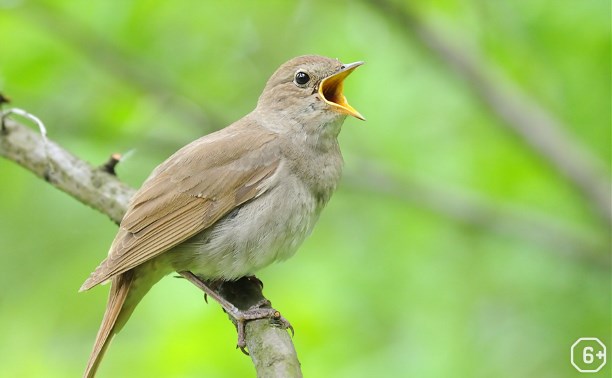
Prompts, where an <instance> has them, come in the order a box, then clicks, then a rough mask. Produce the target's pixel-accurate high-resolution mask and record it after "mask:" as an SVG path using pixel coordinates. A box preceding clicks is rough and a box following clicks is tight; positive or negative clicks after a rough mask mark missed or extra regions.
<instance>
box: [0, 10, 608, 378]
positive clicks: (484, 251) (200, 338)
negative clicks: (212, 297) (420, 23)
mask: <svg viewBox="0 0 612 378" xmlns="http://www.w3.org/2000/svg"><path fill="white" fill-rule="evenodd" d="M396 3H397V4H399V5H400V7H403V6H405V7H406V9H407V7H408V5H410V6H411V7H414V11H415V13H416V14H417V15H418V17H419V18H421V19H422V20H424V21H425V22H426V23H427V24H429V25H431V26H432V27H433V28H435V29H436V30H437V31H438V33H440V34H441V35H443V36H445V37H446V38H447V39H448V40H450V41H452V43H453V44H454V45H456V46H460V47H461V49H463V50H465V51H467V52H468V53H473V52H478V53H477V54H476V56H478V57H479V58H480V59H481V60H482V61H483V62H486V64H487V65H488V66H490V67H493V69H494V70H495V71H496V72H499V73H500V77H505V78H506V79H507V80H508V82H511V83H513V85H515V86H516V87H517V88H518V89H519V91H520V92H521V93H524V94H525V95H526V96H527V98H529V99H530V101H533V102H534V103H538V104H540V105H541V106H543V107H544V108H545V109H547V110H548V111H549V112H550V113H551V114H553V115H554V116H555V117H557V118H558V119H560V120H562V124H563V125H564V126H566V127H567V130H565V131H566V132H568V133H569V134H570V135H571V136H572V141H573V142H575V143H576V144H577V145H582V146H584V147H585V148H586V149H587V151H589V153H590V154H592V155H593V156H595V157H596V158H597V159H599V160H601V161H603V162H604V164H605V175H606V180H608V182H609V174H610V153H611V150H610V142H611V139H610V104H611V98H610V95H611V94H610V82H611V75H610V3H609V1H603V0H602V1H599V0H585V1H570V0H562V1H557V2H551V1H545V0H535V1H519V2H502V1H489V2H478V1H470V2H465V1H457V0H435V1H429V2H413V3H410V4H403V3H402V1H400V0H397V1H396ZM405 28H406V26H405V25H401V24H399V23H397V22H394V21H393V20H392V19H391V17H390V16H389V15H388V14H385V13H384V12H381V11H380V9H378V8H377V6H376V2H375V1H354V2H351V1H335V2H332V1H322V0H315V1H306V0H303V1H298V2H285V1H272V0H270V1H263V2H262V1H259V2H240V3H237V2H212V1H205V2H195V1H187V0H181V1H173V2H150V1H133V2H127V1H116V0H114V1H99V0H97V1H88V2H74V1H60V0H56V1H51V0H47V1H20V0H0V35H1V36H2V43H1V44H0V91H2V92H3V93H4V94H6V95H8V96H9V97H11V98H12V100H13V104H12V105H14V106H16V107H20V108H24V109H26V110H28V111H30V112H32V113H34V114H36V115H37V116H38V117H40V118H41V119H42V120H43V121H44V122H45V124H46V126H47V128H48V130H49V137H50V138H52V139H53V140H55V141H57V142H58V143H60V144H61V145H63V146H64V147H66V148H67V149H69V150H70V151H72V152H73V153H75V154H76V155H77V156H79V157H81V158H83V159H85V160H88V161H90V162H92V163H94V164H102V163H103V162H104V161H106V159H107V157H108V156H109V155H110V153H113V152H124V153H125V152H128V155H129V158H127V159H126V160H125V161H124V162H122V163H121V164H120V166H119V168H118V174H119V176H120V177H121V178H122V179H123V180H125V181H126V182H128V183H130V184H131V185H133V186H135V187H137V186H138V185H139V184H140V183H141V182H142V180H143V179H144V178H145V177H146V176H147V175H148V173H149V172H150V171H151V169H152V168H153V167H154V166H156V165H157V164H159V163H160V162H161V161H162V160H163V159H165V158H166V157H167V156H168V155H169V154H171V153H172V152H173V151H175V150H176V149H178V148H179V147H180V146H182V145H184V144H186V143H188V142H189V141H191V140H193V139H196V138H197V137H199V136H200V135H202V134H205V133H208V132H210V131H212V130H214V129H218V128H220V127H223V126H225V125H227V124H229V123H231V122H232V121H234V120H236V119H238V118H240V117H241V116H242V115H244V114H246V113H247V112H248V111H250V110H251V109H252V108H253V107H254V104H255V102H256V99H257V96H258V95H259V93H260V91H261V89H262V88H263V85H264V83H265V81H266V79H267V78H268V76H269V75H270V74H271V73H272V72H273V71H274V69H275V68H276V67H277V66H278V65H279V64H280V63H282V62H284V61H285V60H287V59H289V58H291V57H293V56H297V55H301V54H306V53H316V54H321V55H327V56H332V57H338V58H340V59H341V60H342V61H345V62H349V61H355V60H364V61H366V62H367V64H366V65H364V66H363V67H361V68H360V69H359V70H357V71H356V72H355V73H354V74H353V75H352V76H351V77H350V79H349V80H348V81H347V84H346V89H345V92H346V95H347V97H348V98H349V100H350V102H351V104H352V105H353V106H354V107H356V108H357V109H358V110H359V111H360V112H361V113H362V114H364V115H365V116H366V117H367V119H368V120H367V122H366V123H361V122H360V121H357V120H354V119H349V120H347V122H346V123H345V126H344V129H343V131H342V134H341V136H340V143H341V146H342V149H343V152H344V155H345V161H346V180H345V181H344V182H343V184H342V185H341V187H340V189H339V190H338V192H337V193H336V195H335V196H334V198H333V199H332V201H331V202H330V204H329V205H328V208H327V209H326V210H325V212H324V213H323V215H322V217H321V220H320V222H319V224H318V226H317V227H316V229H315V232H314V233H313V235H312V236H311V237H310V238H309V239H308V240H307V242H306V243H305V244H304V245H303V247H302V248H301V250H300V251H299V253H298V254H297V255H296V256H295V257H294V258H292V259H291V260H289V261H287V262H285V263H282V264H277V265H274V266H271V267H269V268H267V269H266V270H264V271H262V272H261V273H260V274H259V277H260V278H261V279H262V280H263V281H264V282H265V294H266V296H267V297H268V298H270V299H272V300H273V302H274V305H275V307H276V308H278V309H280V310H281V311H282V312H283V314H284V315H285V316H286V317H287V318H288V319H290V320H291V322H292V323H293V325H294V326H295V328H296V336H295V338H294V342H295V345H296V348H297V351H298V355H299V357H300V361H301V362H302V366H303V371H304V373H305V375H306V376H308V377H371V376H418V377H451V376H460V377H480V376H482V377H485V376H486V377H490V376H497V377H526V376H538V377H569V376H576V375H577V374H578V373H577V372H576V371H575V370H574V369H573V367H572V366H571V365H570V363H569V347H570V346H571V344H572V343H573V342H574V341H575V340H576V339H577V338H578V337H585V336H596V337H599V338H600V339H602V341H604V343H606V344H607V345H608V347H609V348H611V347H612V344H611V343H610V342H611V341H612V334H611V332H612V330H611V319H612V316H611V308H612V299H611V282H610V265H611V264H610V228H609V227H610V226H609V223H608V222H607V221H606V220H604V219H602V218H601V217H600V216H599V215H598V214H597V213H596V212H594V211H593V209H592V207H591V206H590V205H589V203H588V201H587V200H586V199H585V197H584V196H583V194H582V193H581V192H580V191H579V190H577V189H576V188H575V187H574V186H573V185H572V184H571V183H570V182H569V181H568V180H566V179H565V178H563V177H562V175H560V174H559V172H558V171H557V170H555V169H553V168H552V167H551V165H550V164H549V163H548V162H547V161H546V159H544V158H542V156H541V155H540V154H539V153H538V152H537V151H534V149H533V148H531V147H530V146H529V145H528V144H526V143H525V142H524V140H522V139H521V138H520V137H517V136H516V135H515V134H513V133H512V132H511V131H510V130H509V129H507V128H505V127H503V121H502V120H500V119H499V118H498V117H496V115H495V114H494V113H493V112H492V111H491V109H489V108H488V107H487V106H486V104H485V103H484V102H483V101H481V100H479V99H478V98H477V96H475V95H474V92H473V90H471V88H470V83H469V80H468V79H466V78H465V77H461V76H459V75H457V74H456V73H454V72H453V70H451V69H449V64H448V62H445V61H444V59H443V58H440V57H439V56H436V54H435V53H433V52H432V51H430V50H429V49H428V48H427V47H425V46H423V45H422V44H421V43H419V42H418V41H417V37H416V36H415V35H414V34H410V33H406V32H405V30H404V29H405ZM0 183H1V186H0V287H2V288H3V290H2V291H3V293H2V295H1V296H0V335H2V337H0V351H1V352H0V376H7V377H8V376H13V377H17V376H19V377H66V376H78V375H79V374H80V373H81V371H82V369H83V367H84V364H85V361H86V360H87V356H88V354H89V351H90V348H91V344H92V342H93V339H94V337H95V333H96V331H97V327H98V324H99V321H100V319H101V316H102V312H103V308H104V305H105V301H106V295H107V290H106V289H105V288H96V289H95V290H92V291H90V292H87V293H85V294H77V289H78V287H79V286H80V284H81V283H82V281H83V280H84V279H85V278H86V277H87V275H88V274H89V272H90V271H91V270H92V269H93V268H94V267H95V266H96V264H97V263H98V262H99V261H100V260H101V259H102V258H103V257H104V256H105V253H106V251H107V248H108V246H109V245H110V242H111V241H112V238H113V236H114V233H115V231H116V226H115V225H114V224H112V223H111V222H109V221H108V219H106V218H105V217H104V216H101V215H100V214H98V213H95V212H93V211H92V210H91V209H89V208H87V207H85V206H83V205H81V204H80V203H78V202H76V201H75V200H74V199H73V198H70V197H68V196H67V195H65V194H63V193H60V192H58V191H57V190H55V189H53V188H52V187H51V186H49V185H47V184H45V183H44V182H42V181H39V180H37V179H35V178H33V176H32V175H31V174H29V173H28V172H26V171H24V170H23V169H22V168H20V167H19V166H17V165H15V164H14V163H13V162H9V161H6V160H0ZM483 209H489V210H491V209H492V211H490V212H489V213H488V214H489V215H490V214H494V215H495V216H494V217H491V218H490V219H489V218H487V217H486V216H483V219H479V218H478V216H479V214H480V211H482V210H483ZM475 220H476V221H475ZM530 222H531V223H530ZM532 225H534V226H532ZM202 299H203V298H202V295H201V293H200V292H199V291H198V290H197V289H195V288H194V287H190V286H189V285H188V284H186V283H185V282H183V281H182V280H178V279H173V278H171V277H168V278H166V279H164V280H163V281H162V282H161V283H160V284H158V285H157V286H156V287H155V288H154V289H153V290H152V291H151V293H150V294H149V295H148V296H147V297H146V298H145V300H144V301H143V302H142V304H141V305H140V306H139V308H138V309H137V310H136V311H135V313H134V315H133V317H132V319H131V321H130V322H129V323H128V325H127V326H126V327H125V329H124V330H123V331H122V332H121V333H120V334H119V335H118V337H116V339H115V340H114V342H113V344H112V345H111V347H110V349H109V353H108V354H107V356H106V357H105V359H104V361H103V363H102V367H101V370H100V376H113V377H121V376H130V377H151V376H160V377H161V376H168V377H200V376H210V377H236V376H253V375H254V372H253V368H252V365H251V362H250V360H249V359H248V358H246V357H245V356H243V355H242V354H241V353H239V352H236V351H234V349H233V347H234V344H233V343H234V342H235V331H234V330H233V329H232V327H231V324H230V323H229V322H228V321H227V319H226V317H225V316H224V315H223V314H222V312H221V311H220V310H219V308H218V306H217V305H216V304H211V305H205V304H204V302H203V300H202ZM603 372H604V373H600V374H606V373H605V372H608V373H609V372H610V367H609V366H607V367H606V368H604V370H603ZM381 374H382V375H381Z"/></svg>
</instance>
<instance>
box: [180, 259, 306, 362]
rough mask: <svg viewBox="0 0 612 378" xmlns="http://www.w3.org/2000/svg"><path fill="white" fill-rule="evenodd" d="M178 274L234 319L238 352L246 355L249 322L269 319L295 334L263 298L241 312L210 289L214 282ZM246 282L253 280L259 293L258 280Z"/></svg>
mask: <svg viewBox="0 0 612 378" xmlns="http://www.w3.org/2000/svg"><path fill="white" fill-rule="evenodd" d="M179 274H180V275H181V276H182V277H184V278H186V279H187V280H188V281H190V282H191V283H193V284H194V285H196V286H197V287H199V288H200V289H202V291H204V294H205V295H207V296H209V297H211V298H213V299H214V300H215V301H217V302H218V303H219V304H220V305H221V307H222V308H223V310H224V311H225V312H226V313H227V314H228V315H229V316H230V317H231V318H232V319H234V321H235V323H236V330H237V332H238V342H237V343H236V348H240V350H241V351H242V352H243V353H245V354H247V355H248V353H247V351H246V350H245V348H246V332H245V326H246V323H247V322H249V321H252V320H258V319H266V318H267V319H270V320H271V321H272V322H273V324H275V325H278V326H279V327H282V328H283V329H288V330H290V331H291V335H292V336H293V335H294V334H295V332H294V330H293V327H292V326H291V323H289V321H288V320H287V319H285V318H284V317H283V316H282V315H281V314H280V312H278V311H277V310H275V309H273V308H272V307H271V303H270V301H269V300H267V299H265V298H263V299H261V300H259V301H258V302H256V303H255V304H253V305H252V306H251V307H249V308H248V309H246V310H241V309H239V308H238V307H236V306H235V305H234V304H233V303H232V302H230V301H228V300H227V299H226V298H225V297H224V296H223V295H221V294H219V292H217V291H216V290H214V289H213V288H212V287H210V286H217V285H216V283H215V282H212V283H211V282H206V281H204V280H202V279H200V278H199V277H198V276H196V275H195V274H193V273H191V272H188V271H183V272H179ZM248 280H255V282H256V283H257V284H258V285H259V289H260V290H259V291H260V293H261V287H263V283H262V282H261V281H260V280H259V279H257V278H256V277H255V276H251V277H249V278H248ZM211 284H212V285H211ZM205 298H206V297H205Z"/></svg>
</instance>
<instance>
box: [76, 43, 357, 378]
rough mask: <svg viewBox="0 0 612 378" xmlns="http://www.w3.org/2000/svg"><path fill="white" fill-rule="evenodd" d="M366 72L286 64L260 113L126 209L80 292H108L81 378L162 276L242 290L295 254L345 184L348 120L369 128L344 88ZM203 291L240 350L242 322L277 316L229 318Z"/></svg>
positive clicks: (197, 148)
mask: <svg viewBox="0 0 612 378" xmlns="http://www.w3.org/2000/svg"><path fill="white" fill-rule="evenodd" d="M361 64H363V62H355V63H351V64H343V63H341V62H339V61H338V60H335V59H330V58H326V57H322V56H316V55H308V56H300V57H297V58H294V59H291V60H289V61H288V62H286V63H284V64H283V65H281V66H280V68H278V69H277V70H276V72H274V74H273V75H272V76H271V77H270V79H269V80H268V82H267V84H266V86H265V88H264V90H263V93H262V94H261V96H260V97H259V100H258V102H257V106H256V107H255V110H253V111H252V112H251V113H249V114H247V115H246V116H245V117H244V118H242V119H240V120H238V121H236V122H235V123H233V124H231V125H229V126H228V127H226V128H224V129H221V130H219V131H216V132H214V133H211V134H209V135H206V136H204V137H201V138H199V139H197V140H195V141H193V142H191V143H190V144H188V145H186V146H185V147H183V148H181V149H180V150H178V151H177V152H176V153H174V154H173V155H172V156H170V157H169V158H168V159H167V160H166V161H164V162H163V163H161V164H160V165H159V166H158V167H157V168H155V169H154V170H153V172H152V173H151V175H150V176H149V177H148V178H147V180H146V181H145V182H144V184H143V185H142V187H141V188H140V189H139V190H138V191H137V192H136V194H134V196H133V197H132V199H131V200H130V203H129V205H128V209H127V212H126V214H125V215H124V217H123V219H122V221H121V224H120V227H119V231H118V233H117V236H116V237H115V240H114V241H113V243H112V245H111V247H110V251H109V253H108V257H107V258H106V259H105V260H104V261H102V263H101V264H100V265H99V266H98V267H97V268H96V269H95V271H94V272H93V273H92V274H91V275H90V277H89V278H88V279H87V280H86V281H85V283H84V284H83V286H82V287H81V289H80V290H81V291H84V290H89V289H91V288H92V287H94V286H96V285H98V284H100V283H103V282H105V281H108V280H110V281H111V288H110V294H109V299H108V304H107V307H106V312H105V313H104V318H103V320H102V324H101V326H100V330H99V331H98V335H97V337H96V341H95V344H94V347H93V351H92V353H91V356H90V358H89V362H88V364H87V368H86V371H85V374H84V376H85V377H93V376H94V375H95V372H96V369H97V367H98V365H99V363H100V360H101V358H102V356H103V354H104V351H105V350H106V348H107V346H108V344H109V342H110V340H111V338H112V337H113V335H114V334H116V333H117V332H118V331H119V330H120V329H121V328H122V327H123V326H124V325H125V323H126V321H127V320H128V318H129V316H130V315H131V313H132V312H133V310H134V308H135V307H136V305H137V304H138V302H139V301H140V300H141V299H142V297H143V296H144V295H145V294H146V293H147V292H148V290H149V289H150V288H151V287H152V286H153V285H154V284H155V283H156V282H157V281H159V280H160V279H161V278H162V277H163V276H165V275H167V274H169V273H172V272H179V273H180V274H181V275H183V276H184V277H186V278H189V279H190V281H194V280H196V281H197V280H198V278H201V279H202V280H207V281H213V280H214V281H218V280H225V281H230V280H237V279H239V278H241V277H245V276H251V275H253V274H254V273H255V272H256V271H258V270H260V269H261V268H264V267H265V266H267V265H269V264H271V263H273V262H275V261H281V260H285V259H287V258H289V257H291V256H292V255H293V254H294V253H295V251H296V250H297V248H298V247H299V245H300V244H301V243H302V242H303V241H304V239H305V238H306V237H307V236H308V235H309V234H310V232H311V231H312V229H313V227H314V225H315V223H316V221H317V219H318V218H319V214H320V213H321V210H322V209H323V207H324V206H325V204H326V203H327V202H328V201H329V199H330V196H331V195H332V193H333V192H334V190H335V189H336V186H337V184H338V182H339V180H340V175H341V171H342V165H343V160H342V155H341V153H340V148H339V146H338V141H337V137H338V134H339V132H340V129H341V126H342V123H343V122H344V120H345V118H346V117H347V115H350V116H353V117H356V118H358V119H361V120H364V118H363V116H362V115H361V114H359V112H357V111H356V110H355V109H354V108H353V107H352V106H351V105H349V104H348V102H347V101H346V98H345V96H344V94H343V83H344V79H345V78H346V77H347V76H348V75H349V74H350V73H351V72H353V70H355V68H357V67H358V66H360V65H361ZM200 284H202V285H203V282H200ZM198 286H200V287H202V286H201V285H198ZM204 290H205V291H206V293H207V294H209V295H212V296H213V298H215V299H217V300H218V301H219V302H220V304H221V305H222V306H223V307H224V308H225V309H226V310H227V311H228V313H229V314H230V315H232V316H234V318H236V319H237V320H240V322H239V324H238V325H239V330H238V331H239V332H238V334H239V340H238V344H239V346H244V340H243V339H242V340H241V334H240V332H241V329H240V326H241V325H242V327H243V323H244V320H245V319H246V320H249V319H256V318H262V317H268V316H271V313H270V312H269V311H264V310H262V309H260V308H253V309H249V310H247V311H239V310H237V309H235V308H231V304H228V302H226V301H224V299H223V298H222V297H218V296H215V292H214V291H210V290H206V286H204ZM242 331H243V329H242ZM243 335H244V334H242V336H243ZM241 343H242V344H243V345H240V344H241Z"/></svg>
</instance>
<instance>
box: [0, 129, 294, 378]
mask: <svg viewBox="0 0 612 378" xmlns="http://www.w3.org/2000/svg"><path fill="white" fill-rule="evenodd" d="M0 156H3V157H5V158H7V159H9V160H12V161H14V162H16V163H18V164H19V165H21V166H22V167H24V168H25V169H27V170H29V171H31V172H32V173H34V174H35V175H36V176H38V177H40V178H42V179H43V180H45V181H47V182H48V183H50V184H51V185H53V186H55V187H56V188H58V189H59V190H61V191H63V192H65V193H67V194H69V195H71V196H72V197H74V198H76V199H77V200H79V201H80V202H82V203H83V204H85V205H88V206H90V207H92V208H94V209H95V210H98V211H99V212H101V213H103V214H105V215H107V216H108V217H109V218H110V219H112V220H113V221H114V222H115V223H117V224H119V222H120V221H121V218H122V217H123V214H124V213H125V210H126V208H127V204H128V202H129V199H130V198H131V196H132V195H133V194H134V192H135V190H134V189H133V188H131V187H129V186H127V185H126V184H124V183H122V182H121V181H120V180H119V179H118V178H117V177H115V176H114V175H112V174H109V173H108V172H107V170H106V169H104V168H102V167H94V166H92V165H91V164H89V163H87V162H85V161H83V160H81V159H79V158H77V157H76V156H74V155H72V154H71V153H70V152H68V151H66V150H64V149H63V148H61V147H60V146H59V145H58V144H56V143H54V142H53V141H51V140H48V139H45V138H43V137H42V136H41V135H40V134H39V133H37V132H35V131H32V130H31V129H29V128H27V127H25V126H23V125H21V124H19V123H17V122H15V121H12V120H10V119H5V120H4V124H3V127H2V128H1V129H0ZM219 291H220V292H221V293H222V294H226V295H228V297H227V299H228V300H230V302H232V303H233V304H234V305H235V306H236V307H238V308H241V309H243V308H248V307H249V306H250V304H253V303H257V302H258V301H260V300H261V299H264V297H263V294H262V292H261V287H260V286H259V284H258V283H255V282H253V281H252V280H239V281H236V282H229V283H224V284H223V285H222V286H221V287H220V288H219ZM232 293H233V294H232ZM230 294H231V295H230ZM238 294H240V295H238ZM246 342H247V347H248V350H249V353H250V356H251V359H252V361H253V364H254V366H255V370H256V372H257V376H258V377H278V378H284V377H301V376H302V373H301V370H300V363H299V361H298V358H297V353H296V351H295V348H294V347H293V343H292V341H291V337H290V336H289V334H288V333H287V331H286V330H284V329H282V328H279V327H277V326H276V325H275V324H274V323H273V322H271V321H270V320H267V319H260V320H255V321H252V322H249V323H247V326H246Z"/></svg>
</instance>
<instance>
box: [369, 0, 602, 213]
mask: <svg viewBox="0 0 612 378" xmlns="http://www.w3.org/2000/svg"><path fill="white" fill-rule="evenodd" d="M366 2H369V3H371V4H372V5H373V6H374V7H375V8H376V9H377V10H379V11H380V12H381V13H382V14H384V15H385V17H387V18H389V19H390V20H393V21H395V22H396V23H397V24H398V25H400V26H401V27H402V28H403V29H402V30H403V31H405V32H406V34H407V35H408V36H410V37H411V38H412V39H414V40H416V41H418V42H420V43H421V44H422V45H423V46H425V47H426V48H427V49H428V50H429V52H431V53H432V54H434V55H435V56H437V57H438V58H439V59H440V60H441V61H442V62H444V63H445V64H446V65H448V66H449V68H451V69H452V70H454V71H455V72H456V73H457V74H458V75H459V76H460V77H462V78H463V79H465V81H466V83H467V84H468V86H469V87H470V88H471V89H472V90H473V91H474V93H475V94H476V95H477V96H478V98H480V100H481V101H482V102H483V103H484V104H486V105H487V106H488V107H489V109H490V110H491V112H492V113H493V114H494V115H496V116H497V117H498V118H499V119H500V120H502V121H503V122H502V123H501V124H502V125H505V126H507V127H508V128H509V129H510V130H511V131H512V132H514V133H516V134H517V135H519V136H520V137H522V138H523V139H524V140H525V141H526V142H527V144H528V145H529V146H531V148H532V149H533V150H534V151H536V152H537V153H538V154H540V155H541V156H542V157H543V158H544V159H545V160H546V161H547V162H548V163H549V164H550V165H551V166H552V167H553V168H555V170H556V171H557V172H559V173H560V174H561V175H562V176H564V177H565V178H566V179H567V180H568V181H569V182H571V183H572V184H574V186H575V187H577V188H578V189H579V190H580V191H581V192H582V194H583V195H584V197H585V198H586V199H587V200H588V201H589V203H590V204H591V206H592V207H593V208H594V209H595V210H596V211H597V212H598V213H599V214H600V215H601V216H602V217H603V218H604V219H605V220H606V221H607V222H608V223H612V198H611V196H610V186H611V181H610V175H609V172H607V170H606V169H605V168H604V164H603V163H602V162H601V161H600V159H598V158H596V157H595V156H593V154H591V153H590V152H589V151H588V150H586V149H585V148H584V147H583V146H582V145H580V144H579V143H578V142H577V141H574V140H572V137H571V136H570V135H568V132H567V130H569V128H568V127H567V126H565V125H563V124H562V122H561V121H560V120H559V119H556V118H555V117H554V116H553V115H552V114H550V113H549V112H548V111H546V109H544V108H542V107H541V106H538V105H537V104H536V103H535V102H534V101H533V100H532V99H530V98H529V97H528V96H527V95H525V94H524V93H522V92H521V91H520V90H519V89H518V88H513V87H512V86H511V84H510V83H509V82H507V80H504V78H503V77H502V76H501V75H499V74H496V73H495V71H494V70H493V69H492V68H491V67H489V66H487V65H486V64H484V63H483V62H481V61H479V60H478V59H477V58H476V56H475V55H474V54H472V55H470V54H468V53H467V52H466V51H465V49H459V48H458V47H456V46H455V45H454V44H453V43H451V42H450V40H448V39H447V38H445V37H444V36H443V35H442V34H440V33H439V32H438V31H436V30H435V29H433V28H432V27H430V26H429V25H427V24H426V23H425V22H423V20H421V18H420V17H419V16H418V14H417V13H416V12H414V10H412V9H411V7H410V6H409V5H406V4H403V3H400V2H393V1H391V0H366ZM400 4H401V5H400Z"/></svg>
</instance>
